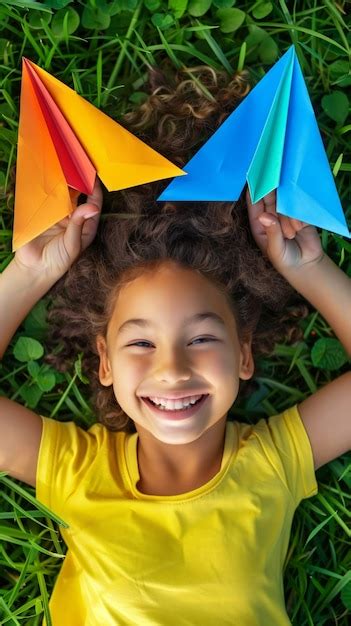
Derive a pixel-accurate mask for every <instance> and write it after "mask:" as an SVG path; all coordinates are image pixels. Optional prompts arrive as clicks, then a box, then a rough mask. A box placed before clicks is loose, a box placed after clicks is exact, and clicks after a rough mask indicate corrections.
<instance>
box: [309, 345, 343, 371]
mask: <svg viewBox="0 0 351 626" xmlns="http://www.w3.org/2000/svg"><path fill="white" fill-rule="evenodd" d="M311 359H312V363H313V365H314V367H319V368H321V369H324V370H328V371H332V370H337V369H339V368H340V367H342V366H343V365H344V364H345V363H346V362H347V361H348V356H347V354H346V352H345V350H344V348H343V346H342V345H341V343H340V341H339V340H338V339H334V338H333V337H323V338H322V339H318V340H317V341H316V343H315V344H314V346H313V348H312V350H311Z"/></svg>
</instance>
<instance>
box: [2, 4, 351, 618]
mask: <svg viewBox="0 0 351 626" xmlns="http://www.w3.org/2000/svg"><path fill="white" fill-rule="evenodd" d="M348 9H350V3H349V2H344V1H342V0H340V2H338V3H335V2H332V1H331V0H324V1H318V0H309V1H302V2H285V1H284V0H279V2H275V3H271V2H265V1H258V2H249V1H242V0H238V1H235V0H169V1H167V0H144V1H140V0H115V1H110V2H108V1H107V0H95V1H94V0H88V1H86V2H70V0H48V1H46V2H34V1H31V0H28V1H21V0H17V1H11V2H6V1H5V2H2V3H1V6H0V85H1V86H0V93H1V97H0V116H1V122H0V159H1V168H0V194H1V204H0V271H2V270H4V269H5V267H6V266H7V265H8V263H9V262H10V261H11V259H12V257H13V254H12V252H11V249H12V248H11V240H12V226H13V204H14V181H15V165H16V144H17V129H18V114H19V92H20V81H21V57H22V56H26V57H28V58H29V59H31V60H32V61H34V62H35V63H37V64H38V65H40V66H42V67H43V68H44V69H46V70H47V71H49V72H50V73H52V74H53V75H54V76H56V77H57V78H59V79H60V80H62V81H63V82H64V83H66V84H67V85H69V86H71V87H73V88H75V89H76V90H77V92H78V93H79V94H81V95H82V96H84V97H85V98H86V99H87V100H89V101H90V102H91V103H92V104H94V105H95V106H97V107H99V108H101V109H102V110H103V111H105V112H106V113H107V114H109V115H110V116H111V117H114V118H115V119H117V120H119V121H122V116H123V114H124V113H126V112H127V111H130V110H131V109H132V108H133V107H135V105H137V104H139V103H141V102H142V101H143V100H144V99H145V97H146V94H145V91H144V85H145V80H146V75H147V68H148V67H149V66H154V65H155V66H160V65H161V66H162V64H164V63H166V62H167V63H168V64H170V65H171V66H174V67H175V68H178V67H182V66H187V67H189V68H191V67H194V66H196V65H199V64H207V65H210V66H212V67H214V68H216V69H221V70H223V69H224V70H225V71H227V72H228V73H230V74H232V73H234V72H236V71H242V70H248V71H249V73H250V80H251V82H252V84H255V83H256V82H257V81H258V80H259V79H260V78H261V77H262V76H264V74H265V73H266V72H267V71H268V70H269V68H270V67H271V66H272V65H273V64H274V62H275V61H276V60H277V59H278V58H279V57H280V56H281V55H282V54H283V53H284V52H285V51H286V50H287V49H288V48H289V47H290V45H291V44H294V45H295V47H296V51H297V54H298V58H299V61H300V64H301V67H302V70H303V73H304V76H305V80H306V83H307V86H308V90H309V93H310V96H311V100H312V103H313V106H314V109H315V113H316V117H317V120H318V124H319V128H320V130H321V133H322V137H323V141H324V145H325V147H326V151H327V154H328V158H329V162H330V164H331V167H332V170H333V173H334V176H335V180H336V185H337V188H338V191H339V195H340V199H341V202H342V205H343V208H344V212H345V215H346V218H347V220H348V224H349V227H350V226H351V200H350V182H351V181H350V172H351V150H350V133H351V123H350V113H349V112H350V95H349V94H350V85H351V70H350V58H351V55H350V45H351V35H350V30H349V26H350V17H349V16H348V14H347V13H348ZM122 123H123V122H122ZM321 240H322V245H323V248H324V250H325V251H326V253H327V254H328V255H329V256H330V257H331V258H332V259H333V260H334V262H335V263H336V264H337V265H338V266H339V267H341V268H342V270H343V271H344V272H345V273H346V274H347V275H348V276H350V277H351V240H348V239H346V238H342V237H340V236H338V235H334V234H333V233H331V232H327V231H321ZM47 306H48V298H43V299H42V300H41V301H40V302H38V304H37V305H36V307H35V308H34V309H33V310H32V311H31V313H30V314H29V315H28V317H27V318H26V320H24V322H23V324H22V325H21V327H20V328H19V329H18V331H17V333H16V334H15V336H14V337H13V339H12V341H11V342H10V345H9V347H8V349H7V352H6V354H5V356H4V359H3V361H2V363H1V365H0V395H4V396H7V397H9V398H11V399H12V400H16V401H18V402H20V403H23V404H24V405H25V406H27V407H29V408H31V409H33V410H35V411H36V412H37V413H41V414H43V415H47V416H48V417H55V418H57V419H62V420H69V419H74V420H76V421H77V423H79V424H80V425H82V426H85V427H89V426H90V425H91V424H92V423H93V422H94V421H95V419H94V414H93V411H92V408H91V405H90V403H89V398H88V396H87V393H86V380H85V377H84V372H82V368H81V355H79V354H77V359H76V362H75V365H74V367H73V368H72V371H71V372H68V373H66V374H62V373H59V372H57V371H55V370H54V369H53V368H51V367H48V366H47V365H46V364H45V363H44V361H43V356H44V355H45V333H46V327H47V323H46V311H47ZM345 314H347V312H345ZM348 314H350V312H348ZM300 325H301V328H302V330H303V339H302V340H300V341H298V342H297V343H295V344H294V345H285V344H278V345H277V346H276V347H275V350H274V353H273V354H272V355H271V356H269V357H261V358H260V359H259V360H258V362H257V363H256V372H255V381H256V391H255V392H254V393H253V394H251V395H249V396H248V397H242V398H239V400H238V402H237V403H236V404H235V407H234V408H233V409H232V411H231V415H232V418H238V419H239V418H240V419H249V420H252V421H257V420H258V419H259V418H260V417H262V416H269V415H272V414H275V413H278V412H280V411H282V410H284V409H285V408H287V407H290V406H292V405H293V404H295V403H296V402H299V401H301V400H303V399H304V398H306V397H307V396H308V395H310V394H311V393H314V392H315V391H316V390H317V389H318V388H320V387H321V386H323V385H324V384H326V383H327V382H329V381H331V380H333V379H334V378H336V377H337V376H338V375H340V374H342V373H344V372H346V371H348V370H349V369H350V362H349V361H347V359H346V358H345V354H344V351H343V349H342V346H341V344H340V343H339V341H338V340H337V339H336V338H335V336H334V334H333V332H332V330H331V329H330V328H329V327H328V325H327V323H326V322H325V320H323V318H322V317H321V316H320V315H319V314H318V313H317V312H316V311H314V310H312V309H311V311H310V314H309V316H308V317H307V318H306V319H304V320H302V321H301V322H300ZM317 479H318V484H319V493H318V494H317V495H316V496H315V497H313V498H311V499H309V500H305V501H303V502H302V504H301V505H300V506H299V508H298V510H297V512H296V515H295V518H294V522H293V527H292V533H291V541H290V547H289V550H288V555H287V559H286V564H285V571H284V585H285V594H286V596H285V597H286V605H287V610H288V614H289V617H290V619H291V621H292V623H293V624H294V626H311V625H315V626H323V625H326V626H331V625H332V624H337V625H338V626H346V625H347V624H349V623H350V617H351V549H350V536H351V525H350V517H351V512H350V511H351V507H350V498H351V496H350V488H351V456H350V454H346V455H344V456H342V457H340V458H339V459H337V460H335V461H333V462H332V463H329V464H328V465H326V466H324V467H322V468H321V469H320V470H318V472H317ZM34 495H35V491H34V489H31V488H30V487H28V486H27V485H25V484H24V483H20V482H19V481H16V480H13V479H11V478H10V477H9V476H6V475H4V474H2V475H0V623H1V624H4V625H6V626H17V625H22V624H23V625H26V626H36V625H39V624H41V622H42V619H43V615H44V614H45V616H46V619H47V623H48V625H50V623H51V621H50V616H49V612H48V598H49V597H50V594H51V591H52V588H53V583H54V580H55V577H56V575H57V573H58V571H59V569H60V567H61V565H62V559H63V557H64V554H65V546H64V544H63V542H62V540H61V539H60V535H59V523H60V520H58V519H57V518H56V517H55V516H54V515H53V514H52V513H51V512H50V511H48V510H46V509H45V508H44V507H43V506H42V505H41V504H39V503H38V502H37V501H36V499H35V497H34ZM267 626H268V625H267Z"/></svg>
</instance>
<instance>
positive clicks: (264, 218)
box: [258, 215, 274, 226]
mask: <svg viewBox="0 0 351 626" xmlns="http://www.w3.org/2000/svg"><path fill="white" fill-rule="evenodd" d="M258 219H259V220H260V222H261V224H263V226H272V225H273V224H274V220H272V219H271V218H270V217H267V215H261V216H260V217H259V218H258Z"/></svg>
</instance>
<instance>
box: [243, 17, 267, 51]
mask: <svg viewBox="0 0 351 626" xmlns="http://www.w3.org/2000/svg"><path fill="white" fill-rule="evenodd" d="M266 37H267V34H266V33H265V31H264V30H263V28H260V27H259V26H256V25H255V24H250V26H249V34H248V35H247V37H246V38H245V41H246V45H247V48H248V53H250V52H251V50H252V48H254V47H255V46H258V45H259V44H260V43H261V42H262V41H263V40H264V39H265V38H266Z"/></svg>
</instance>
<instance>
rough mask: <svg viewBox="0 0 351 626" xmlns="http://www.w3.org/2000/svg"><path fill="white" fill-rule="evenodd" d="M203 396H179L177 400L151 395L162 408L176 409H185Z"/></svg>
mask: <svg viewBox="0 0 351 626" xmlns="http://www.w3.org/2000/svg"><path fill="white" fill-rule="evenodd" d="M201 397H202V396H201V395H200V396H188V397H187V398H178V399H177V400H166V399H165V398H154V397H150V400H152V402H154V403H155V404H158V405H160V406H161V407H162V408H165V409H168V410H170V411H174V409H184V408H186V407H188V406H191V405H192V404H195V402H197V400H199V399H200V398H201Z"/></svg>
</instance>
